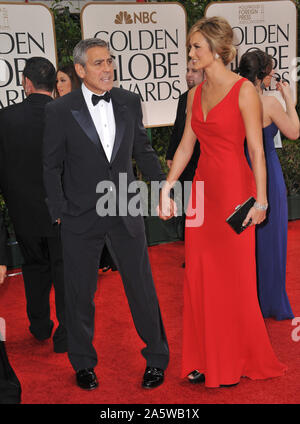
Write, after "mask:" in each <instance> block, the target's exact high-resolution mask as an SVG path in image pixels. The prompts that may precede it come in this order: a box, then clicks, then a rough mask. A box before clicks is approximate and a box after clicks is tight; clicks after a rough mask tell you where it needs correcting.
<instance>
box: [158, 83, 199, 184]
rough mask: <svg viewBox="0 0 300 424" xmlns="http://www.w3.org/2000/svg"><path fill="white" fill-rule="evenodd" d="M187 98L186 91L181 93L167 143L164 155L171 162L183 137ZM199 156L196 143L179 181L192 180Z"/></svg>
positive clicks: (197, 143)
mask: <svg viewBox="0 0 300 424" xmlns="http://www.w3.org/2000/svg"><path fill="white" fill-rule="evenodd" d="M187 96H188V91H186V92H185V93H183V94H182V95H181V96H180V97H179V100H178V106H177V112H176V119H175V122H174V126H173V131H172V135H171V138H170V143H169V146H168V150H167V154H166V160H173V157H174V155H175V152H176V150H177V147H178V145H179V143H180V141H181V139H182V136H183V132H184V127H185V119H186V104H187ZM199 155H200V146H199V142H198V141H196V143H195V147H194V151H193V154H192V157H191V159H190V161H189V163H188V164H187V166H186V168H185V169H184V171H183V172H182V174H181V176H180V180H181V181H188V180H192V179H193V177H194V174H195V170H196V168H197V165H198V160H199Z"/></svg>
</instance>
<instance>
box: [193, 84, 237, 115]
mask: <svg viewBox="0 0 300 424" xmlns="http://www.w3.org/2000/svg"><path fill="white" fill-rule="evenodd" d="M242 79H243V78H239V79H238V80H237V81H236V82H235V83H234V84H233V85H232V86H231V88H230V89H229V91H228V93H226V94H225V96H224V97H223V98H222V99H221V100H220V101H219V102H218V103H216V104H215V105H214V106H213V107H212V108H211V109H209V111H208V112H207V114H206V117H205V119H204V112H203V107H202V89H203V85H204V84H205V82H206V81H204V82H203V84H202V86H201V93H200V105H201V113H202V120H203V122H204V123H206V122H207V118H208V115H209V114H210V112H211V111H212V110H214V109H215V108H216V107H217V106H219V105H220V104H221V103H223V101H224V100H225V99H226V97H227V96H228V95H229V94H230V93H231V91H232V90H233V88H234V87H235V86H236V84H237V83H238V82H239V81H241V80H242Z"/></svg>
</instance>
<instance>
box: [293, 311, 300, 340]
mask: <svg viewBox="0 0 300 424" xmlns="http://www.w3.org/2000/svg"><path fill="white" fill-rule="evenodd" d="M292 326H296V328H294V330H293V331H292V340H293V341H294V342H299V340H300V317H295V318H294V319H293V321H292Z"/></svg>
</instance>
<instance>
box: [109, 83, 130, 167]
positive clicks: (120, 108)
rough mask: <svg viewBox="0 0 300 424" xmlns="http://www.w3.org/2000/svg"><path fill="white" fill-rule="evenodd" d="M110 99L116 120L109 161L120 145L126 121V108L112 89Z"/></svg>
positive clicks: (113, 157) (114, 155)
mask: <svg viewBox="0 0 300 424" xmlns="http://www.w3.org/2000/svg"><path fill="white" fill-rule="evenodd" d="M111 100H112V104H113V109H114V116H115V122H116V135H115V142H114V147H113V151H112V155H111V160H110V162H113V160H114V159H115V157H116V154H117V153H118V150H119V148H120V146H121V142H122V139H123V136H124V132H125V128H126V122H127V117H126V114H127V113H128V108H127V106H126V104H123V103H120V102H119V100H118V98H117V96H116V95H115V91H114V89H112V90H111Z"/></svg>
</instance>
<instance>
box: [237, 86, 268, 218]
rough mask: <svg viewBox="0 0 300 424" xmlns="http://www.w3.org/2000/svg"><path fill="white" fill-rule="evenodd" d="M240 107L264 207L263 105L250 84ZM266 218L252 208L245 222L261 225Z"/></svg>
mask: <svg viewBox="0 0 300 424" xmlns="http://www.w3.org/2000/svg"><path fill="white" fill-rule="evenodd" d="M239 107H240V111H241V113H242V117H243V120H244V125H245V130H246V138H247V146H248V151H249V156H250V160H251V165H252V170H253V174H254V178H255V183H256V202H257V203H258V204H259V205H262V206H263V207H264V206H266V205H267V183H266V179H267V177H266V163H265V154H264V148H263V139H262V123H263V114H262V104H261V101H260V99H259V96H258V94H257V92H256V90H255V88H254V86H253V84H251V83H250V82H248V81H247V82H244V83H243V85H242V87H241V90H240V96H239ZM265 217H266V211H265V210H261V209H257V208H255V207H253V208H251V209H250V211H249V213H248V215H247V217H246V219H245V221H244V225H246V224H247V223H248V221H249V219H250V218H251V219H252V223H251V225H255V224H260V223H261V222H262V221H263V220H264V219H265Z"/></svg>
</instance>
